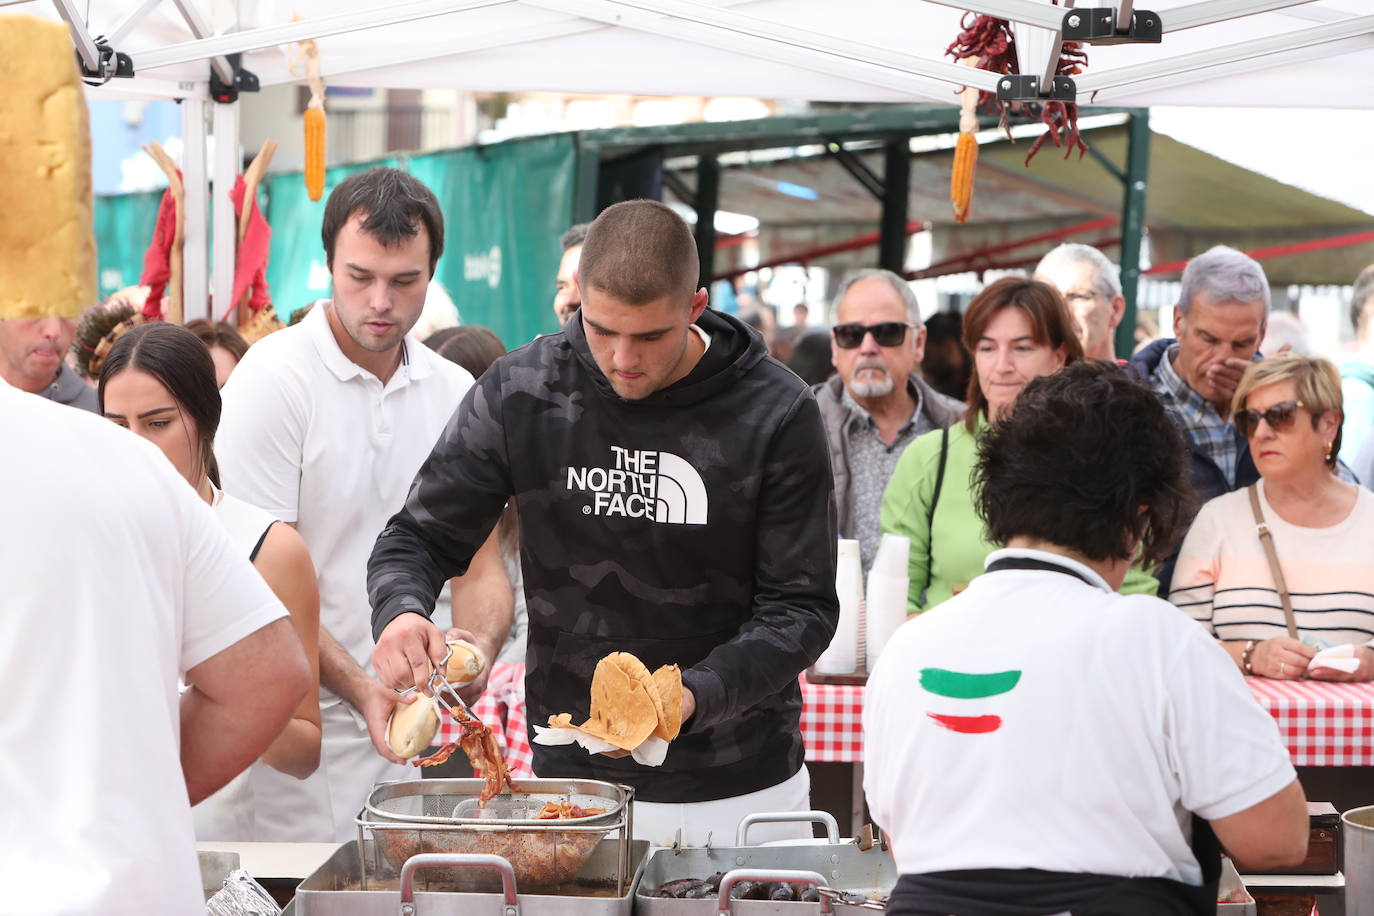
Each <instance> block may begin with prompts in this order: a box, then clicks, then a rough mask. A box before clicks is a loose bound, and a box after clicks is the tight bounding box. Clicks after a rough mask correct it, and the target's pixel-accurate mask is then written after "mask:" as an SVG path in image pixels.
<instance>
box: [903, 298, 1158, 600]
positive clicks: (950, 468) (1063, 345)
mask: <svg viewBox="0 0 1374 916" xmlns="http://www.w3.org/2000/svg"><path fill="white" fill-rule="evenodd" d="M964 346H966V347H967V348H968V349H969V351H970V352H971V353H972V354H973V376H972V378H971V379H970V380H969V388H968V409H967V411H966V412H965V414H964V420H963V422H962V423H956V424H955V425H953V426H951V427H950V428H949V429H948V430H933V431H931V432H928V433H926V434H925V435H923V436H920V437H919V438H917V439H916V441H915V442H913V443H911V445H910V446H909V447H908V448H907V450H906V451H905V452H903V453H902V457H901V460H900V461H898V462H897V470H896V471H895V472H894V473H893V475H892V480H891V481H889V482H888V485H887V491H886V492H885V493H884V494H883V510H882V530H883V531H885V532H889V533H892V534H900V535H903V536H905V537H907V538H909V539H910V541H911V552H910V554H909V556H910V563H909V573H908V577H909V578H908V581H909V583H910V584H909V586H908V593H907V611H908V612H910V613H915V612H918V611H924V610H926V609H927V608H931V607H934V606H935V605H937V604H939V603H940V602H942V601H945V600H947V599H948V598H950V597H951V596H952V595H955V594H957V593H958V592H960V591H962V590H963V588H964V586H966V585H967V584H968V583H969V582H970V581H971V580H972V579H973V578H974V577H975V576H977V575H979V574H981V573H982V572H983V561H984V559H986V558H987V555H988V554H990V553H992V551H993V550H994V549H995V548H994V546H993V545H992V544H990V543H989V542H988V540H987V537H986V535H985V534H984V526H983V521H982V519H980V518H979V517H978V514H977V512H976V510H975V509H974V500H973V491H972V488H971V486H970V482H969V475H970V474H971V473H972V470H973V465H974V461H975V459H976V458H977V437H978V434H979V433H980V432H981V431H982V430H983V429H984V428H986V427H987V425H988V424H989V423H991V422H995V421H997V420H998V419H1000V418H1001V417H1002V416H1004V415H1005V414H1007V413H1008V412H1010V410H1011V408H1012V405H1013V404H1014V403H1015V402H1016V396H1017V395H1018V394H1020V393H1021V389H1022V388H1024V387H1025V385H1026V383H1027V382H1029V381H1030V380H1031V379H1033V378H1036V377H1037V376H1041V375H1048V374H1050V373H1052V372H1057V371H1058V370H1059V369H1061V368H1063V367H1064V366H1065V365H1067V364H1069V363H1073V362H1077V361H1078V360H1080V359H1082V358H1083V345H1082V344H1081V343H1079V340H1078V331H1077V326H1076V325H1075V324H1074V321H1073V318H1072V317H1071V316H1070V315H1069V311H1068V307H1067V306H1066V305H1065V304H1064V299H1063V297H1061V296H1060V295H1059V292H1058V291H1057V290H1055V288H1054V287H1052V286H1050V285H1049V284H1047V283H1042V282H1040V281H1038V280H1027V279H1025V278H1023V277H1005V278H1003V279H1001V280H998V281H997V282H995V283H992V284H990V285H989V286H988V287H987V288H986V289H984V290H983V291H982V292H981V293H979V294H978V296H977V297H976V298H974V300H973V302H971V303H970V304H969V307H968V311H967V312H966V313H965V314H964ZM1156 587H1157V585H1156V583H1155V580H1154V579H1153V578H1152V577H1151V576H1148V575H1146V574H1145V573H1142V572H1139V571H1138V570H1132V571H1131V572H1130V574H1129V575H1128V577H1127V581H1126V584H1125V585H1124V586H1123V588H1122V590H1123V591H1124V592H1126V593H1128V594H1130V593H1136V592H1139V593H1144V594H1153V593H1154V590H1155V589H1156Z"/></svg>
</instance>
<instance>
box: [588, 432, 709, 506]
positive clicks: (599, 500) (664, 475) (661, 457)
mask: <svg viewBox="0 0 1374 916" xmlns="http://www.w3.org/2000/svg"><path fill="white" fill-rule="evenodd" d="M611 464H612V465H613V466H612V467H580V468H577V467H569V468H568V490H569V491H570V492H574V493H583V494H585V495H587V496H588V497H589V501H588V502H587V504H586V505H584V506H583V507H582V514H583V515H593V516H607V517H620V518H646V519H650V520H651V521H655V522H659V523H663V524H669V525H704V524H706V519H707V515H708V502H709V501H708V499H707V495H706V485H705V484H703V483H702V481H701V475H700V474H698V473H697V472H696V469H695V468H693V467H692V466H691V465H690V464H688V463H687V462H686V461H684V460H683V459H682V458H680V457H679V456H677V455H674V454H673V453H671V452H659V451H645V450H640V449H628V448H622V447H621V446H619V445H612V446H611Z"/></svg>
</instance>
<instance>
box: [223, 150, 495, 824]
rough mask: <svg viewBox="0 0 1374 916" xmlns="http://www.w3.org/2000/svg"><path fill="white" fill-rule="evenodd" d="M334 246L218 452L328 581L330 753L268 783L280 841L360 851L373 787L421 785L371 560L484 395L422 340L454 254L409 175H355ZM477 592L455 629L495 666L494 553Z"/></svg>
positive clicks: (268, 814) (267, 815)
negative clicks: (378, 615)
mask: <svg viewBox="0 0 1374 916" xmlns="http://www.w3.org/2000/svg"><path fill="white" fill-rule="evenodd" d="M323 238H324V249H325V257H326V262H327V263H328V265H329V269H330V272H331V275H332V278H333V298H332V299H331V300H325V301H322V302H320V303H318V304H317V306H316V307H315V308H314V309H312V310H311V311H310V314H309V315H308V316H306V318H305V319H304V320H303V321H302V322H301V323H300V324H298V325H296V326H294V327H290V328H286V329H284V330H282V331H278V332H277V333H275V334H272V335H270V336H269V337H267V338H265V339H263V340H262V341H260V342H259V343H257V344H256V345H254V346H253V348H252V349H250V350H249V351H248V354H247V355H246V356H245V357H244V359H243V361H242V362H241V363H239V365H238V367H237V368H236V369H235V370H234V374H233V376H232V377H231V378H230V380H229V382H228V384H227V385H226V386H225V388H224V391H223V398H224V418H223V420H222V422H221V423H220V428H219V436H218V439H217V443H216V454H217V457H218V459H219V464H220V472H221V474H222V475H223V478H224V488H225V491H226V492H228V493H230V494H232V495H234V496H237V497H239V498H240V499H243V500H246V501H247V502H249V503H252V504H253V505H256V506H260V507H262V508H263V509H266V510H267V511H268V512H270V513H272V514H273V515H275V516H276V517H277V518H280V519H281V520H282V521H285V522H289V523H291V524H293V525H295V526H296V527H297V528H298V529H299V531H300V533H301V535H302V537H304V538H305V542H306V544H307V545H308V546H309V548H310V553H311V556H312V557H313V558H314V561H315V567H316V569H317V570H318V571H319V581H320V684H321V691H320V716H321V724H322V727H323V733H324V741H323V753H322V759H321V762H320V767H319V770H318V771H317V772H316V773H315V775H313V776H311V777H310V778H308V779H306V780H304V781H296V780H293V779H292V778H291V777H288V776H284V775H282V774H278V773H275V772H263V773H261V774H255V775H256V776H257V777H258V778H259V779H260V780H261V783H259V784H256V785H255V786H254V792H255V797H256V798H257V799H259V801H260V806H259V810H258V811H257V815H256V816H257V822H258V824H259V826H260V827H261V828H262V829H263V831H264V834H265V836H264V838H265V839H271V840H275V841H321V840H338V841H343V840H347V839H349V838H350V837H352V836H354V830H355V828H354V824H353V819H354V817H355V815H356V814H357V813H358V811H359V809H360V808H361V807H362V806H363V803H364V801H365V800H366V795H367V792H368V790H369V789H370V788H371V786H372V785H373V784H374V783H376V782H378V781H381V780H387V779H404V778H414V777H415V776H416V773H417V771H415V770H413V769H410V768H407V767H405V766H404V765H403V764H404V761H402V760H400V758H397V757H396V756H395V755H394V754H392V753H391V751H390V750H389V749H388V748H387V746H386V735H385V731H386V721H387V716H388V715H389V714H390V712H391V709H392V707H393V706H394V705H395V703H396V694H395V693H393V692H392V691H391V690H389V689H387V688H384V687H383V686H382V685H381V684H379V683H377V682H376V680H374V679H373V677H372V675H371V673H370V670H369V668H370V661H369V658H370V655H371V652H372V635H371V632H370V628H369V619H370V609H369V605H368V600H367V591H366V587H365V578H366V567H367V558H368V555H369V554H370V553H371V550H372V545H373V542H374V541H375V540H376V538H377V535H378V533H379V532H380V531H381V530H382V528H383V526H384V525H385V524H386V521H387V519H388V518H390V516H391V514H392V513H393V512H395V511H397V510H398V509H399V508H400V507H401V505H402V504H403V503H404V501H405V496H406V492H407V491H408V490H409V488H410V483H411V479H412V478H413V477H414V476H415V472H416V471H417V470H418V469H419V467H420V464H421V463H422V462H423V461H424V459H425V458H426V457H427V456H428V455H429V452H430V449H431V448H432V447H433V445H434V442H435V440H436V439H437V438H438V436H439V433H440V432H441V431H442V430H443V428H444V426H445V424H446V423H447V422H448V420H449V418H450V417H451V416H452V414H453V412H454V410H455V409H456V408H457V407H458V403H459V401H460V400H461V399H462V397H463V395H464V394H465V393H466V392H467V390H468V388H469V387H471V385H472V377H471V376H470V375H469V374H468V373H467V372H466V371H465V370H463V369H462V368H460V367H459V366H457V365H455V364H453V363H450V362H448V361H446V360H443V359H441V358H439V357H438V356H436V355H435V354H434V353H433V352H432V351H431V350H429V349H427V348H426V347H424V346H422V345H421V344H420V343H419V342H418V341H417V340H416V339H415V338H414V337H413V336H412V335H411V334H410V333H409V331H410V329H411V328H412V327H413V326H414V324H415V322H416V320H417V319H418V318H419V316H420V313H421V310H422V309H423V307H424V300H425V290H426V287H427V286H428V285H429V281H430V278H431V277H432V276H433V275H434V267H435V264H436V263H437V262H438V259H439V255H440V253H441V252H442V251H443V239H444V222H443V215H442V214H441V213H440V211H439V204H438V201H437V200H436V199H435V198H434V195H433V194H432V193H431V192H430V190H429V189H428V188H426V187H425V186H424V185H423V184H421V183H420V182H419V181H417V180H416V179H414V178H413V177H411V176H409V175H407V174H405V173H404V172H401V171H398V170H396V169H387V168H376V169H371V170H369V171H366V172H363V173H360V174H358V175H354V176H352V177H350V178H349V179H347V180H346V181H344V182H343V183H342V184H340V185H339V186H338V187H337V188H336V189H335V190H334V192H333V193H332V194H331V195H330V197H329V201H328V203H327V204H326V205H325V217H324V229H323ZM467 578H468V579H470V580H471V579H474V578H475V579H478V580H479V581H480V584H481V585H482V586H483V587H481V588H478V589H477V590H476V591H477V593H478V595H479V597H478V598H476V599H475V600H473V601H471V602H470V603H469V604H468V606H467V607H462V608H455V613H454V617H455V623H456V624H457V625H461V621H463V620H467V619H471V620H473V621H475V623H474V624H473V626H472V627H471V631H470V632H466V631H465V632H464V633H463V635H464V637H465V638H468V639H471V640H472V641H474V642H476V643H477V645H478V646H480V647H481V648H482V649H483V651H484V652H485V653H486V655H487V657H488V658H495V657H496V654H497V651H498V650H499V648H500V645H501V641H502V639H503V638H504V637H505V629H506V627H508V626H509V621H510V612H511V596H510V585H509V582H508V581H507V579H506V574H505V570H504V567H503V566H502V564H501V559H500V554H499V551H498V550H497V549H496V546H495V544H494V542H489V543H488V545H487V547H485V548H483V550H482V552H481V554H480V555H479V556H477V557H475V558H474V559H473V563H472V565H471V566H470V567H469V571H468V573H467ZM450 632H453V631H450ZM481 687H482V685H481V684H478V685H475V687H474V688H473V690H472V692H473V693H476V692H480V690H481Z"/></svg>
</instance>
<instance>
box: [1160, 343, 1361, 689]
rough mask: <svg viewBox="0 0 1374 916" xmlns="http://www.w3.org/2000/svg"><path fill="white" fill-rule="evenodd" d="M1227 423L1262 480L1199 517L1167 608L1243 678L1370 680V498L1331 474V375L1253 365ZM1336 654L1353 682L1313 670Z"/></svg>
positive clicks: (1335, 389)
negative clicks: (1207, 637)
mask: <svg viewBox="0 0 1374 916" xmlns="http://www.w3.org/2000/svg"><path fill="white" fill-rule="evenodd" d="M1232 411H1233V415H1234V417H1235V424H1236V428H1237V429H1238V430H1240V432H1241V433H1242V434H1243V435H1244V436H1245V437H1246V439H1247V440H1248V442H1249V445H1250V454H1251V455H1252V456H1254V459H1255V466H1256V468H1257V469H1258V470H1259V472H1260V477H1261V480H1260V482H1259V483H1258V484H1256V485H1255V486H1254V487H1253V488H1246V489H1244V490H1237V491H1236V492H1234V493H1227V494H1226V495H1224V496H1219V497H1217V498H1216V499H1213V500H1211V501H1210V502H1208V503H1207V504H1206V505H1205V506H1203V507H1202V511H1201V512H1199V513H1198V516H1197V519H1196V520H1195V521H1194V522H1193V527H1192V528H1191V529H1190V530H1189V532H1188V536H1187V538H1186V539H1185V540H1184V542H1183V547H1182V550H1181V551H1180V554H1179V561H1178V567H1177V569H1176V570H1175V573H1174V579H1173V586H1174V587H1173V591H1172V592H1171V594H1170V595H1169V600H1170V601H1172V602H1173V603H1174V604H1175V605H1177V606H1178V607H1180V608H1182V609H1183V610H1185V611H1187V612H1188V613H1189V614H1191V615H1192V616H1193V617H1194V618H1195V619H1196V620H1197V621H1198V622H1199V623H1201V624H1202V625H1203V626H1205V627H1207V629H1208V630H1209V631H1210V632H1211V633H1212V635H1213V636H1215V637H1216V638H1217V639H1218V640H1219V641H1220V642H1221V645H1222V648H1224V649H1226V651H1227V652H1228V653H1230V655H1231V657H1232V658H1233V659H1234V660H1235V662H1236V665H1237V666H1238V667H1240V668H1241V670H1243V671H1244V672H1245V673H1246V674H1254V675H1260V676H1263V677H1269V678H1279V679H1284V680H1294V679H1296V678H1301V677H1312V678H1318V679H1321V680H1333V681H1346V680H1350V681H1368V680H1371V679H1374V648H1371V646H1374V556H1372V555H1371V553H1370V544H1372V543H1374V493H1371V492H1369V491H1367V490H1364V489H1361V488H1360V487H1358V486H1355V485H1354V484H1351V483H1347V482H1345V481H1342V480H1341V479H1340V478H1339V477H1338V475H1337V473H1336V454H1337V452H1339V451H1340V447H1341V381H1340V375H1339V374H1338V372H1337V370H1336V367H1335V366H1334V365H1332V364H1331V363H1329V362H1327V361H1326V360H1324V359H1311V358H1308V357H1303V356H1297V355H1293V354H1281V355H1278V356H1274V357H1271V358H1270V359H1266V360H1264V361H1263V362H1259V363H1255V364H1253V365H1252V366H1250V368H1249V369H1247V370H1246V372H1245V375H1244V376H1243V377H1242V378H1241V381H1240V384H1239V386H1238V387H1237V388H1236V394H1235V398H1234V401H1233V407H1232ZM1252 490H1253V495H1252V493H1251V491H1252ZM1257 515H1258V516H1260V517H1262V518H1263V525H1264V527H1263V529H1261V528H1260V527H1259V522H1258V520H1257ZM1265 532H1267V535H1268V538H1267V539H1268V540H1269V544H1266V543H1265V541H1266V538H1264V537H1263V536H1262V535H1263V534H1264V533H1265ZM1275 564H1277V567H1278V571H1279V573H1280V575H1278V576H1275V574H1274V571H1273V570H1274V566H1275ZM1285 603H1287V605H1288V609H1285ZM1290 618H1291V624H1290ZM1293 632H1296V635H1297V638H1294V637H1293V636H1292V635H1290V634H1291V633H1293ZM1332 646H1342V647H1347V648H1343V649H1342V650H1341V652H1340V653H1338V654H1346V655H1348V656H1349V658H1347V659H1346V660H1344V662H1343V664H1344V665H1346V666H1348V667H1354V669H1355V670H1353V671H1346V670H1342V669H1341V668H1336V667H1327V666H1324V665H1320V664H1318V665H1314V666H1313V665H1312V659H1313V656H1314V655H1316V654H1317V652H1318V651H1319V650H1321V649H1324V648H1327V647H1332ZM1356 665H1358V667H1355V666H1356ZM1309 666H1311V667H1310V668H1309Z"/></svg>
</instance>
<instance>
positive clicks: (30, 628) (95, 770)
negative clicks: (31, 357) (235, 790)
mask: <svg viewBox="0 0 1374 916" xmlns="http://www.w3.org/2000/svg"><path fill="white" fill-rule="evenodd" d="M0 429H4V431H5V444H4V446H3V447H0V506H3V507H4V509H3V512H4V522H3V524H0V609H2V610H3V619H4V635H3V637H0V683H3V684H4V685H5V687H4V690H5V701H4V709H3V711H0V798H3V799H4V815H3V816H0V888H3V890H0V913H3V914H23V916H41V914H48V913H61V914H78V913H80V914H85V913H89V914H97V913H98V914H102V916H107V914H130V916H133V914H144V913H193V912H204V909H205V905H204V898H203V897H202V894H201V889H200V874H199V869H198V867H197V865H196V853H195V838H194V836H193V833H192V828H191V809H190V804H189V802H188V800H187V797H186V789H185V779H184V777H183V775H182V770H181V757H180V743H181V720H180V714H179V708H180V707H179V700H178V696H179V695H178V691H177V681H178V679H179V677H180V675H181V674H182V673H183V672H185V671H186V670H187V669H190V668H194V667H195V666H196V665H199V664H200V663H201V662H203V661H205V660H206V659H208V658H210V657H212V656H214V655H216V654H218V653H219V652H221V651H223V650H224V649H226V648H228V647H229V646H231V645H233V644H234V643H236V642H238V641H239V640H241V639H243V638H244V637H246V636H248V635H250V634H252V633H253V632H254V631H256V630H258V629H260V628H261V627H264V626H266V625H267V624H269V623H271V622H272V621H274V620H276V619H278V618H280V617H282V616H284V615H285V614H286V610H285V608H283V607H282V605H281V603H280V602H279V601H277V599H276V598H275V597H274V596H273V595H272V592H271V591H270V590H269V589H268V587H267V585H266V583H264V582H263V580H262V576H260V575H259V574H258V572H257V571H256V570H255V569H253V567H252V566H251V565H249V562H248V558H247V557H246V556H244V555H243V552H242V551H241V550H240V549H238V548H237V547H235V546H234V545H233V544H232V543H231V541H230V538H229V535H228V534H226V533H225V531H224V529H223V527H222V526H221V525H220V524H219V522H218V520H217V519H216V518H215V516H214V514H213V513H212V512H211V510H210V507H209V506H207V505H205V504H204V503H203V502H202V501H201V500H200V498H199V497H198V496H197V495H196V492H195V490H193V489H192V488H191V487H190V486H188V485H187V484H186V481H185V480H183V479H182V478H181V476H180V475H179V474H177V473H176V471H175V470H174V469H173V468H172V466H171V464H170V463H169V462H168V461H167V459H166V458H165V457H164V456H163V455H162V453H161V452H159V451H158V450H157V449H156V448H155V447H154V446H152V445H151V444H149V443H148V442H145V441H144V440H142V439H140V438H139V437H138V436H135V435H132V434H130V433H129V432H128V430H124V429H120V428H119V427H117V426H115V425H114V424H113V423H111V422H110V421H108V420H106V419H104V418H102V417H98V416H96V415H94V414H91V413H87V412H86V411H81V410H72V409H71V408H69V407H65V406H63V405H61V404H56V403H53V402H51V401H47V400H45V399H43V398H40V397H36V396H34V395H31V394H26V393H24V392H21V391H18V390H16V389H14V388H12V387H10V386H9V385H7V384H5V383H4V382H3V381H0Z"/></svg>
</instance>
